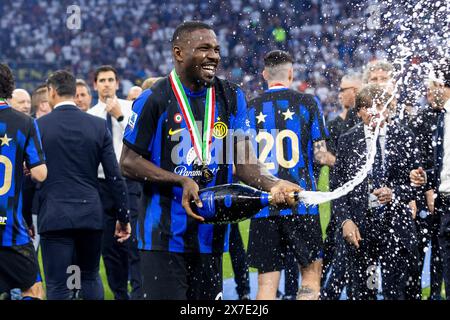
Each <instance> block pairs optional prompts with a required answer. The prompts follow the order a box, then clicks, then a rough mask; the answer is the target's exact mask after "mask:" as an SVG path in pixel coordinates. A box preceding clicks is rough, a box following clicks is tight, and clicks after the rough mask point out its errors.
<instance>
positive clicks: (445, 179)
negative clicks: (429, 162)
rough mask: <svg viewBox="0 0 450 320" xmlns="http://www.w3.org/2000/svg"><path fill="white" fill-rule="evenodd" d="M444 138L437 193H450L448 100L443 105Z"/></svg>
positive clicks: (449, 100)
mask: <svg viewBox="0 0 450 320" xmlns="http://www.w3.org/2000/svg"><path fill="white" fill-rule="evenodd" d="M444 109H445V111H446V112H445V115H444V137H443V141H442V143H443V144H444V145H443V154H442V157H443V158H442V170H441V184H440V185H439V192H441V193H450V99H448V100H447V102H446V103H445V105H444Z"/></svg>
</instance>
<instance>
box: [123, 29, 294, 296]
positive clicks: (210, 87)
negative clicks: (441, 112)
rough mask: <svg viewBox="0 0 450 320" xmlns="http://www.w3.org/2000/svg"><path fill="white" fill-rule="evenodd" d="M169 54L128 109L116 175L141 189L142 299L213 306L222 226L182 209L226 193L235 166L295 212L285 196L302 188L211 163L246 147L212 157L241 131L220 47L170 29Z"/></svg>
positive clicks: (250, 159) (209, 35)
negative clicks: (167, 70) (164, 69)
mask: <svg viewBox="0 0 450 320" xmlns="http://www.w3.org/2000/svg"><path fill="white" fill-rule="evenodd" d="M172 54H173V59H174V64H175V69H174V70H173V71H172V72H171V74H170V75H169V76H168V77H165V78H163V79H162V80H160V81H158V82H157V83H156V84H155V85H154V86H153V87H152V88H151V90H146V91H144V93H143V94H142V95H140V97H139V98H138V99H137V100H136V101H135V102H134V105H133V113H134V114H133V115H132V116H131V117H130V121H129V123H128V127H127V129H126V131H125V135H124V148H123V152H122V158H121V165H122V170H123V172H124V174H125V175H126V176H127V177H129V178H134V179H139V180H142V181H145V182H146V183H145V187H144V198H145V201H146V202H145V203H146V210H145V214H144V215H141V216H140V217H139V221H138V226H137V232H138V242H139V249H140V250H141V261H142V270H143V287H144V297H145V298H146V299H151V300H165V299H170V300H186V299H189V300H192V299H193V300H211V299H216V298H220V297H221V292H222V254H223V252H224V250H226V249H227V247H228V243H227V242H228V241H227V239H228V226H226V225H206V224H202V223H201V221H202V220H203V218H202V217H199V216H197V215H196V214H195V213H194V212H193V211H192V209H191V208H190V203H191V201H195V203H196V204H197V206H199V207H200V206H201V205H202V204H201V201H200V200H199V196H198V192H199V188H200V187H201V188H204V187H212V186H215V185H221V184H227V183H231V182H232V176H233V164H235V166H236V175H237V176H238V177H239V178H240V180H242V181H243V182H245V183H247V184H250V185H252V186H255V187H257V188H260V189H262V190H266V191H271V192H272V194H273V195H274V203H275V204H281V203H288V204H291V205H293V203H292V201H291V200H290V198H289V196H288V193H289V192H291V191H299V190H300V187H298V186H297V185H295V184H292V183H290V182H287V181H284V180H279V179H277V178H275V177H274V176H272V175H270V174H269V173H268V172H267V171H266V170H265V169H264V167H263V166H262V165H260V164H259V163H258V162H257V161H256V158H255V156H254V153H252V152H248V153H246V155H245V156H244V157H243V158H241V157H240V156H242V155H240V154H237V157H236V158H237V160H236V161H234V163H233V161H227V163H223V161H212V160H211V159H212V158H213V156H217V154H218V153H221V152H223V153H224V154H226V158H227V159H229V158H231V159H233V157H231V156H230V152H233V149H235V150H236V149H237V148H239V149H240V148H241V147H247V148H249V146H250V144H249V143H248V141H247V142H246V141H240V142H234V139H230V140H231V145H230V147H231V148H215V149H214V150H213V151H211V146H213V145H215V144H217V143H218V142H220V140H221V139H223V140H222V141H226V140H228V139H226V135H227V133H228V134H230V133H231V132H232V131H233V130H236V129H243V130H246V129H247V128H248V122H247V121H246V120H247V117H246V114H247V110H246V109H247V104H246V101H245V96H244V93H243V92H242V90H241V89H240V88H239V87H238V86H237V85H235V84H233V83H230V82H228V81H226V80H222V79H219V78H217V77H216V71H217V67H218V65H219V62H220V47H219V44H218V43H217V38H216V35H215V33H214V31H213V30H212V29H211V27H210V26H208V25H206V24H204V23H201V22H185V23H183V24H181V25H180V26H178V27H177V29H176V30H175V33H174V35H173V40H172ZM213 127H216V128H217V130H211V128H213ZM182 128H186V130H182V131H178V137H179V135H180V134H183V136H182V138H183V140H186V141H187V142H188V144H190V145H189V147H191V146H192V148H190V149H188V151H189V152H173V151H174V150H176V149H174V148H176V146H177V144H178V141H176V139H174V138H175V137H176V134H177V130H180V129H182ZM203 129H204V130H203ZM200 130H202V131H201V132H204V134H203V135H200V134H198V132H199V131H200ZM189 133H191V134H189ZM241 144H242V145H241ZM180 163H181V164H180ZM251 163H252V164H251ZM180 166H181V167H183V174H179V173H180V172H179V171H178V170H177V168H179V167H180ZM190 177H194V178H193V179H191V178H190Z"/></svg>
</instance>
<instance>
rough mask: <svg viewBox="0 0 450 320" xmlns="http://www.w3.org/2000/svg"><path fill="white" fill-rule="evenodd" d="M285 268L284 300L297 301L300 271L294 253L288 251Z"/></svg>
mask: <svg viewBox="0 0 450 320" xmlns="http://www.w3.org/2000/svg"><path fill="white" fill-rule="evenodd" d="M284 261H285V268H284V298H285V299H290V300H295V299H296V297H297V291H298V286H299V284H298V277H299V275H300V271H299V269H298V262H297V260H296V259H295V255H294V253H292V252H291V251H288V252H287V253H286V258H285V260H284Z"/></svg>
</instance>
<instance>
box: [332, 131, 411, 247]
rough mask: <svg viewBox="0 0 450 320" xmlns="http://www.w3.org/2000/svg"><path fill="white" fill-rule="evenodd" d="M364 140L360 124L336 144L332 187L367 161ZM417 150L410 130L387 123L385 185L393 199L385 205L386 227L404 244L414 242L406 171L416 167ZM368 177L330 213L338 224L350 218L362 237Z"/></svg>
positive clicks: (364, 230) (366, 227)
mask: <svg viewBox="0 0 450 320" xmlns="http://www.w3.org/2000/svg"><path fill="white" fill-rule="evenodd" d="M366 148H367V147H366V139H365V135H364V125H363V124H362V123H360V124H358V125H356V126H355V127H353V128H352V129H350V130H349V131H348V132H347V133H345V134H344V135H342V136H341V137H340V139H339V143H338V153H337V159H336V164H335V167H334V172H333V175H332V178H333V180H332V184H331V186H332V188H333V189H335V188H337V187H339V186H340V185H342V184H344V183H345V182H347V181H349V180H351V179H352V178H353V177H354V176H355V174H356V172H357V171H358V170H359V169H360V168H361V167H362V166H363V165H364V164H365V163H366V160H367V159H366V155H367V151H366ZM417 165H418V163H417V150H416V143H415V138H414V135H413V133H412V132H411V131H410V130H409V129H407V128H406V127H403V126H401V125H399V124H392V125H390V126H389V128H388V131H387V136H386V146H385V172H386V175H385V177H386V186H387V187H389V188H391V189H392V190H393V194H394V199H393V201H392V202H391V203H390V204H387V205H386V206H385V216H386V219H387V221H388V225H389V226H388V227H390V228H392V229H393V230H394V233H393V234H392V235H393V236H395V237H398V238H400V239H401V240H402V241H403V242H404V243H405V244H406V245H411V244H413V243H414V241H415V239H414V223H413V219H412V216H411V210H410V209H409V207H408V204H409V202H410V201H411V200H414V199H415V196H416V194H415V190H414V189H413V188H412V187H411V185H410V181H409V172H410V171H411V170H412V169H413V168H416V167H417ZM368 191H369V190H368V178H366V179H365V180H364V181H363V182H362V183H361V184H359V185H358V186H357V187H356V188H355V189H354V190H353V191H351V192H350V193H349V194H347V195H346V196H343V197H341V198H339V199H337V200H335V201H333V212H334V213H335V214H336V215H337V222H338V223H339V227H340V225H341V224H342V222H343V221H344V220H346V219H351V220H352V221H353V222H355V223H356V225H357V226H358V228H359V229H360V232H361V236H362V237H363V238H364V234H365V232H366V230H367V229H368V226H367V225H366V224H367V219H366V214H367V211H368V207H369V204H368V202H369V200H368Z"/></svg>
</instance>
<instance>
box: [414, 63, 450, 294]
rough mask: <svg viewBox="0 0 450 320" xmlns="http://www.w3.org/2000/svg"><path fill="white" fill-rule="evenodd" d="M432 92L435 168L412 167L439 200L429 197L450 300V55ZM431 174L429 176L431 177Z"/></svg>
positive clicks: (437, 71) (436, 73)
mask: <svg viewBox="0 0 450 320" xmlns="http://www.w3.org/2000/svg"><path fill="white" fill-rule="evenodd" d="M429 92H430V95H431V100H432V103H434V104H436V105H437V106H439V108H440V109H441V112H440V114H439V117H438V122H437V131H436V136H435V141H434V142H435V143H434V145H435V148H434V164H433V167H432V168H426V169H427V170H426V171H425V170H424V169H422V168H418V169H416V170H412V171H411V174H410V178H411V182H412V183H413V184H415V185H417V186H419V185H425V186H426V189H427V190H430V193H431V197H430V199H434V198H435V196H434V193H437V196H436V199H435V201H429V207H430V206H431V210H436V211H437V213H438V214H439V216H440V227H439V245H440V250H441V259H442V263H443V266H442V267H443V275H444V281H445V291H446V293H447V300H450V59H448V58H447V59H445V60H444V61H443V62H441V63H440V64H439V65H438V66H436V68H435V70H434V72H433V73H432V75H431V82H430V88H429ZM427 176H428V177H427Z"/></svg>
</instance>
